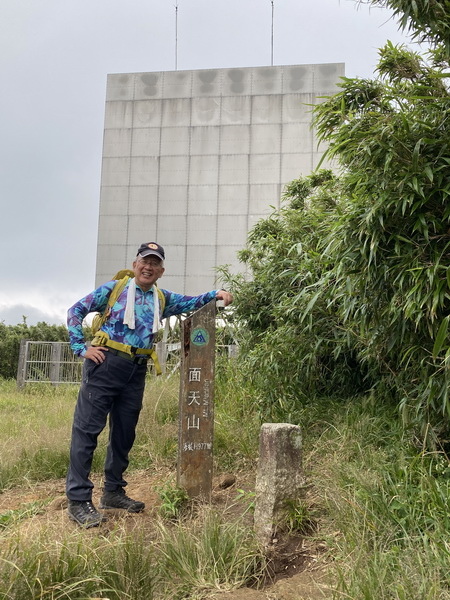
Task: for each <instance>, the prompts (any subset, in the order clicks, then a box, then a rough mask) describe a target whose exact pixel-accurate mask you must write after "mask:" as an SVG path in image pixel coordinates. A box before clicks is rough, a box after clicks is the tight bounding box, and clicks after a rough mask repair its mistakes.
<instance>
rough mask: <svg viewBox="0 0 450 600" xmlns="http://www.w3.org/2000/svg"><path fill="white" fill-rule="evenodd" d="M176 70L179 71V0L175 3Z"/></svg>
mask: <svg viewBox="0 0 450 600" xmlns="http://www.w3.org/2000/svg"><path fill="white" fill-rule="evenodd" d="M175 71H178V0H176V4H175Z"/></svg>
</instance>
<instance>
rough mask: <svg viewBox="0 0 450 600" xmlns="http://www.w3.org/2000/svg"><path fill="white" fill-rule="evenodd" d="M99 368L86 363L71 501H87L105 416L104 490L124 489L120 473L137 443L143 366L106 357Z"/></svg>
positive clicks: (73, 454)
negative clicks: (90, 476) (107, 433)
mask: <svg viewBox="0 0 450 600" xmlns="http://www.w3.org/2000/svg"><path fill="white" fill-rule="evenodd" d="M105 354H106V358H105V360H104V362H102V363H101V364H99V365H98V364H96V363H95V362H94V361H92V360H90V359H86V360H85V361H84V365H83V381H82V384H81V387H80V391H79V394H78V400H77V405H76V407H75V415H74V420H73V427H72V442H71V446H70V466H69V471H68V474H67V481H66V493H67V497H68V498H69V500H78V501H85V500H91V498H92V488H93V487H94V485H93V483H92V481H91V480H90V479H89V474H90V471H91V466H92V459H93V456H94V450H95V449H96V447H97V438H98V436H99V434H100V433H101V432H102V431H103V429H104V428H105V425H106V421H107V418H108V415H109V443H108V449H107V454H106V462H105V484H104V487H105V490H107V491H115V490H117V489H121V488H123V487H124V486H126V484H127V482H126V481H125V480H124V479H123V473H124V471H125V470H126V468H127V467H128V462H129V461H128V454H129V452H130V450H131V448H132V446H133V443H134V440H135V437H136V433H135V431H136V425H137V422H138V419H139V413H140V411H141V408H142V397H143V394H144V386H145V375H146V372H147V365H146V364H142V365H138V364H134V363H133V362H131V361H128V360H126V359H124V358H121V357H118V356H115V355H113V354H112V353H110V352H106V353H105Z"/></svg>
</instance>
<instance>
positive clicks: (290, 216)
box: [235, 0, 450, 434]
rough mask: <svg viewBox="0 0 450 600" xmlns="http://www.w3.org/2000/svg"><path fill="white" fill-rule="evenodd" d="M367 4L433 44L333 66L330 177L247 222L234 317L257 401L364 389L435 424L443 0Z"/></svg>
mask: <svg viewBox="0 0 450 600" xmlns="http://www.w3.org/2000/svg"><path fill="white" fill-rule="evenodd" d="M371 3H372V4H379V5H384V6H389V7H390V8H394V10H395V11H396V14H397V15H398V16H399V15H400V14H402V15H403V17H402V23H403V25H404V26H405V24H406V23H408V26H409V27H410V28H412V30H413V31H414V35H416V37H417V36H418V35H422V37H426V39H427V40H428V42H430V43H432V44H433V46H432V48H431V50H430V51H429V53H427V54H426V55H425V56H421V55H419V54H418V53H416V52H412V51H410V50H408V49H407V48H406V47H404V46H399V47H397V46H394V45H392V44H391V43H389V42H388V43H387V44H386V46H385V47H384V48H382V49H381V50H380V52H379V56H380V58H379V64H378V72H377V75H378V76H377V78H376V79H374V80H365V79H348V78H343V80H342V82H341V83H340V91H339V92H338V93H337V94H336V95H334V96H332V97H330V98H327V99H325V100H324V102H322V103H321V104H319V105H318V106H317V107H316V108H315V124H316V127H317V130H318V133H319V137H320V139H321V140H322V141H324V142H325V143H326V144H327V146H328V156H329V157H331V158H332V159H334V161H335V164H336V166H337V170H338V171H339V177H336V176H333V175H332V174H331V173H325V174H324V173H323V172H319V173H317V174H313V175H312V176H310V177H306V178H302V179H299V180H297V181H295V182H292V184H291V185H290V186H288V188H287V192H286V200H287V201H288V202H289V204H288V205H287V206H283V208H282V209H281V210H279V211H275V212H274V213H273V214H272V215H271V216H270V217H269V218H268V219H266V220H264V221H262V222H260V223H258V224H257V226H256V227H255V228H254V229H253V231H252V232H251V233H250V235H249V238H248V244H247V248H246V249H245V250H244V251H243V252H242V253H241V255H240V258H241V260H242V261H243V262H244V263H245V264H246V266H247V268H248V269H249V270H250V271H251V273H252V281H245V280H244V279H243V278H241V281H237V280H235V293H236V296H237V308H236V318H237V320H238V322H241V323H244V324H245V329H244V330H245V331H246V333H245V335H243V341H244V344H243V348H244V356H245V357H246V360H247V361H248V362H250V364H251V365H252V366H253V367H254V372H255V378H256V380H257V381H259V382H260V385H259V389H260V394H261V398H262V399H264V400H262V401H263V402H265V403H266V404H267V405H268V406H270V407H274V406H276V405H277V404H278V405H279V404H280V403H282V404H283V403H285V404H286V405H287V404H288V403H289V405H291V406H292V403H293V402H296V401H298V399H299V398H301V397H302V396H303V397H304V396H306V395H309V394H311V393H318V392H320V393H323V392H326V393H327V392H329V391H334V392H337V393H340V394H343V393H346V394H348V393H349V392H351V391H352V390H354V391H358V390H361V389H364V388H366V389H367V388H369V387H370V388H371V389H372V390H373V391H374V393H378V396H379V397H385V396H386V395H387V394H388V395H389V396H390V397H393V398H394V399H395V400H396V401H397V402H398V405H399V407H400V408H401V410H402V414H403V416H404V418H405V421H407V422H415V423H418V424H420V425H421V426H422V427H423V429H424V430H425V429H427V428H428V427H429V425H430V424H431V426H432V428H434V430H435V431H440V433H441V434H442V433H443V431H444V429H445V428H446V427H447V428H448V423H449V422H450V419H449V417H450V399H449V397H448V389H449V383H450V379H449V374H450V340H449V335H448V331H449V327H448V322H449V319H450V311H449V309H450V260H449V259H450V222H449V220H450V202H449V199H450V198H449V196H450V97H449V86H448V81H449V79H448V76H449V67H450V65H449V56H450V54H449V49H448V39H447V38H448V34H447V31H448V30H447V27H448V23H449V22H450V3H449V2H436V1H432V0H429V1H428V0H421V1H419V0H417V1H415V2H412V3H411V2H410V1H409V0H408V2H406V1H405V2H402V1H400V0H399V1H394V0H392V1H386V2H375V1H374V2H371ZM419 5H423V7H424V10H423V11H421V10H419V8H418V7H419ZM425 9H426V10H425ZM442 11H444V12H445V18H446V22H444V21H445V19H444V18H443V16H442V15H443V14H444V13H443V12H442ZM411 15H412V16H411Z"/></svg>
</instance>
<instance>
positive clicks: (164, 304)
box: [155, 283, 166, 319]
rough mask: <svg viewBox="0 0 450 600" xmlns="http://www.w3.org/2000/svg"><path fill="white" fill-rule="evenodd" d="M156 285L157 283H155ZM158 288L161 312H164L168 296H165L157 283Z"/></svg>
mask: <svg viewBox="0 0 450 600" xmlns="http://www.w3.org/2000/svg"><path fill="white" fill-rule="evenodd" d="M155 285H156V283H155ZM156 289H157V291H158V298H159V307H160V310H161V314H163V312H164V309H165V308H166V297H165V296H164V293H163V292H162V290H160V289H159V287H158V286H157V285H156ZM158 319H159V315H158Z"/></svg>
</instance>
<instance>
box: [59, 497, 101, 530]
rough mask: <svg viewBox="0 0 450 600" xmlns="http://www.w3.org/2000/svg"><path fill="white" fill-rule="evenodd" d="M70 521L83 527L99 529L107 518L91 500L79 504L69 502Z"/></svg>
mask: <svg viewBox="0 0 450 600" xmlns="http://www.w3.org/2000/svg"><path fill="white" fill-rule="evenodd" d="M67 513H68V515H69V519H72V521H75V522H76V523H78V525H81V526H82V527H85V528H86V529H89V527H98V526H99V525H100V523H101V522H102V521H106V518H105V517H104V516H103V515H102V514H101V513H99V512H98V510H97V509H96V508H95V506H94V505H93V504H92V502H91V501H90V500H85V501H82V502H79V501H77V500H69V506H68V507H67Z"/></svg>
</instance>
